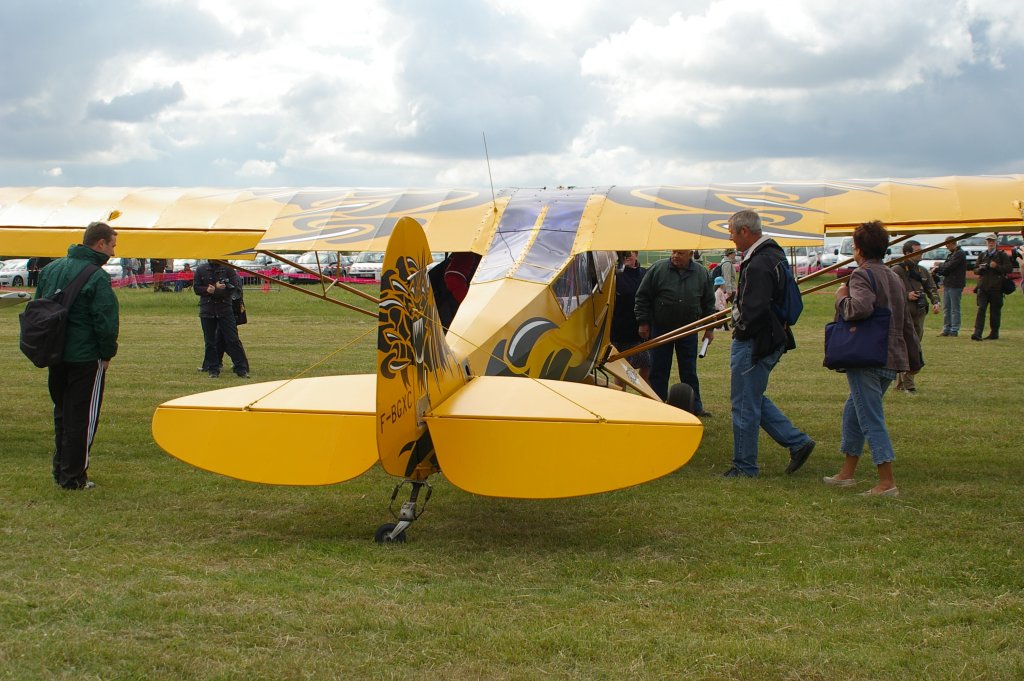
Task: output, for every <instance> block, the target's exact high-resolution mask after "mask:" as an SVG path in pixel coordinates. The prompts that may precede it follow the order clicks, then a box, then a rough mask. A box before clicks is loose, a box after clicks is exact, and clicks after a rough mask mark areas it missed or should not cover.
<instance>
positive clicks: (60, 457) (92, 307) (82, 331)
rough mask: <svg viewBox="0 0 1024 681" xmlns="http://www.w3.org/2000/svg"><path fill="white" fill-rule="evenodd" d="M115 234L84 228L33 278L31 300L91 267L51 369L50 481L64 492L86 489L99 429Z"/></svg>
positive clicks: (109, 347)
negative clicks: (109, 268) (58, 358)
mask: <svg viewBox="0 0 1024 681" xmlns="http://www.w3.org/2000/svg"><path fill="white" fill-rule="evenodd" d="M116 245H117V232H115V231H114V230H113V229H112V228H111V227H110V225H108V224H106V223H103V222H93V223H92V224H90V225H89V226H88V228H86V230H85V236H84V237H83V238H82V243H81V244H76V245H74V246H70V247H69V248H68V255H67V257H65V258H60V259H59V260H55V261H53V262H52V263H50V264H49V265H47V266H46V267H45V268H43V270H42V272H40V273H39V286H38V288H37V289H36V298H41V297H44V296H51V295H53V294H54V293H55V292H56V291H57V290H58V289H62V288H64V287H66V286H67V285H68V284H70V283H71V282H72V280H74V278H75V277H77V276H78V273H79V272H81V271H82V269H83V268H85V267H86V266H87V265H89V264H94V265H96V266H97V268H98V269H97V270H96V271H95V272H93V273H92V275H91V276H90V277H89V279H88V280H87V281H86V282H85V286H83V287H82V290H81V291H80V292H79V294H78V297H76V298H75V301H74V303H73V304H72V305H71V310H70V311H69V313H68V322H67V330H66V335H65V337H64V357H63V361H62V362H61V363H60V364H57V365H55V366H51V367H50V369H49V371H50V376H49V388H50V398H51V399H52V400H53V433H54V443H55V451H54V454H53V479H54V480H56V482H57V484H58V485H60V486H61V487H63V488H64V489H91V488H93V487H95V486H96V484H95V483H94V482H92V481H90V480H89V476H88V474H87V471H88V469H89V449H90V448H91V447H92V441H93V438H94V437H95V436H96V427H97V426H98V425H99V419H100V406H101V405H102V403H103V386H104V382H105V379H106V373H107V365H109V364H110V360H111V358H113V356H114V355H116V354H117V331H118V316H117V313H118V307H117V297H116V296H114V291H113V289H112V288H111V286H110V275H109V274H107V273H106V272H105V271H104V270H103V269H102V267H101V266H102V265H103V264H104V263H105V262H107V260H108V259H109V258H111V257H113V255H114V247H115V246H116Z"/></svg>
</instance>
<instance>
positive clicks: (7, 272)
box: [0, 258, 28, 286]
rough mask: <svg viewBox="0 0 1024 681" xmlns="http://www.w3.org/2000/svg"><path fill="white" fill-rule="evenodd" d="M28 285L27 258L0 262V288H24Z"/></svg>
mask: <svg viewBox="0 0 1024 681" xmlns="http://www.w3.org/2000/svg"><path fill="white" fill-rule="evenodd" d="M27 283H28V258H15V259H13V260H2V261H0V286H24V285H25V284H27Z"/></svg>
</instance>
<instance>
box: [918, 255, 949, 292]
mask: <svg viewBox="0 0 1024 681" xmlns="http://www.w3.org/2000/svg"><path fill="white" fill-rule="evenodd" d="M924 248H928V247H927V246H925V247H924ZM948 256H949V249H948V248H933V249H931V250H930V251H925V253H924V255H923V256H921V261H920V262H919V263H918V265H920V266H921V267H923V268H925V269H926V270H928V271H929V272H930V273H931V275H932V277H933V278H934V279H935V285H936V286H938V285H939V284H940V283H941V282H942V278H941V277H940V276H939V275H937V274H935V271H934V270H935V268H936V267H938V266H939V265H941V264H942V263H943V262H945V260H946V258H947V257H948Z"/></svg>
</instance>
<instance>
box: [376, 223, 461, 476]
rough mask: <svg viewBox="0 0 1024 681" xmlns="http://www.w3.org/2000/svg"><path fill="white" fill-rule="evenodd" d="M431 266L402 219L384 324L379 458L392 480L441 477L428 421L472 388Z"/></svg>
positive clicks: (389, 254)
mask: <svg viewBox="0 0 1024 681" xmlns="http://www.w3.org/2000/svg"><path fill="white" fill-rule="evenodd" d="M431 262H432V259H431V254H430V248H429V246H428V245H427V237H426V235H425V234H424V232H423V228H422V227H421V226H420V224H419V223H418V222H417V221H416V220H413V219H412V218H402V219H401V220H399V221H398V223H397V224H396V225H395V228H394V230H393V231H392V233H391V238H390V240H389V241H388V246H387V251H386V252H385V256H384V262H383V265H382V267H381V277H380V308H379V309H380V313H379V316H378V321H377V423H376V428H377V451H378V454H379V456H380V462H381V466H383V468H384V470H385V471H387V472H388V473H389V474H391V475H396V476H403V477H407V478H414V479H424V478H426V477H427V476H428V475H430V473H432V472H434V471H436V470H437V461H436V457H435V456H434V448H433V444H432V443H431V440H430V433H429V432H428V430H427V425H426V421H425V419H424V415H425V414H426V413H427V412H428V411H429V410H431V409H432V408H434V407H436V406H438V405H439V404H441V402H443V401H444V400H445V399H447V398H448V397H449V396H451V395H452V394H453V393H455V392H456V391H458V390H459V389H460V388H461V387H462V386H464V385H465V384H466V381H467V376H466V371H465V369H464V368H463V366H462V364H461V363H460V362H459V360H458V358H456V357H455V355H454V353H453V352H452V350H451V348H449V346H448V343H447V341H446V340H445V337H444V329H443V328H442V327H441V322H440V319H439V317H438V313H437V307H436V305H435V304H434V296H433V292H432V291H431V288H430V280H429V278H428V276H427V268H428V266H429V265H430V263H431Z"/></svg>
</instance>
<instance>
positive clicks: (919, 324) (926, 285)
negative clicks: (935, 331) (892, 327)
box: [892, 241, 942, 395]
mask: <svg viewBox="0 0 1024 681" xmlns="http://www.w3.org/2000/svg"><path fill="white" fill-rule="evenodd" d="M903 255H909V256H910V257H909V258H907V259H906V260H904V261H903V262H901V263H899V264H896V265H893V266H892V269H893V271H894V272H895V273H896V274H897V275H899V278H900V281H902V282H903V288H904V289H905V290H906V292H907V301H908V302H909V307H910V317H911V319H913V320H914V331H915V332H916V333H917V340H918V342H920V341H921V340H922V339H923V338H924V318H925V317H927V316H928V302H929V301H931V309H932V313H933V314H938V313H939V310H941V309H942V308H941V306H940V305H939V290H938V287H937V286H935V280H934V279H933V278H932V275H931V274H930V273H929V272H928V270H926V269H925V268H923V267H921V265H920V264H918V263H920V262H921V256H922V255H923V254H922V253H921V243H920V242H918V241H908V242H906V243H905V244H903ZM915 374H917V372H916V371H901V372H900V373H899V375H898V376H897V378H896V390H905V391H906V392H907V394H908V395H915V394H917V386H916V385H915V384H914V375H915Z"/></svg>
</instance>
